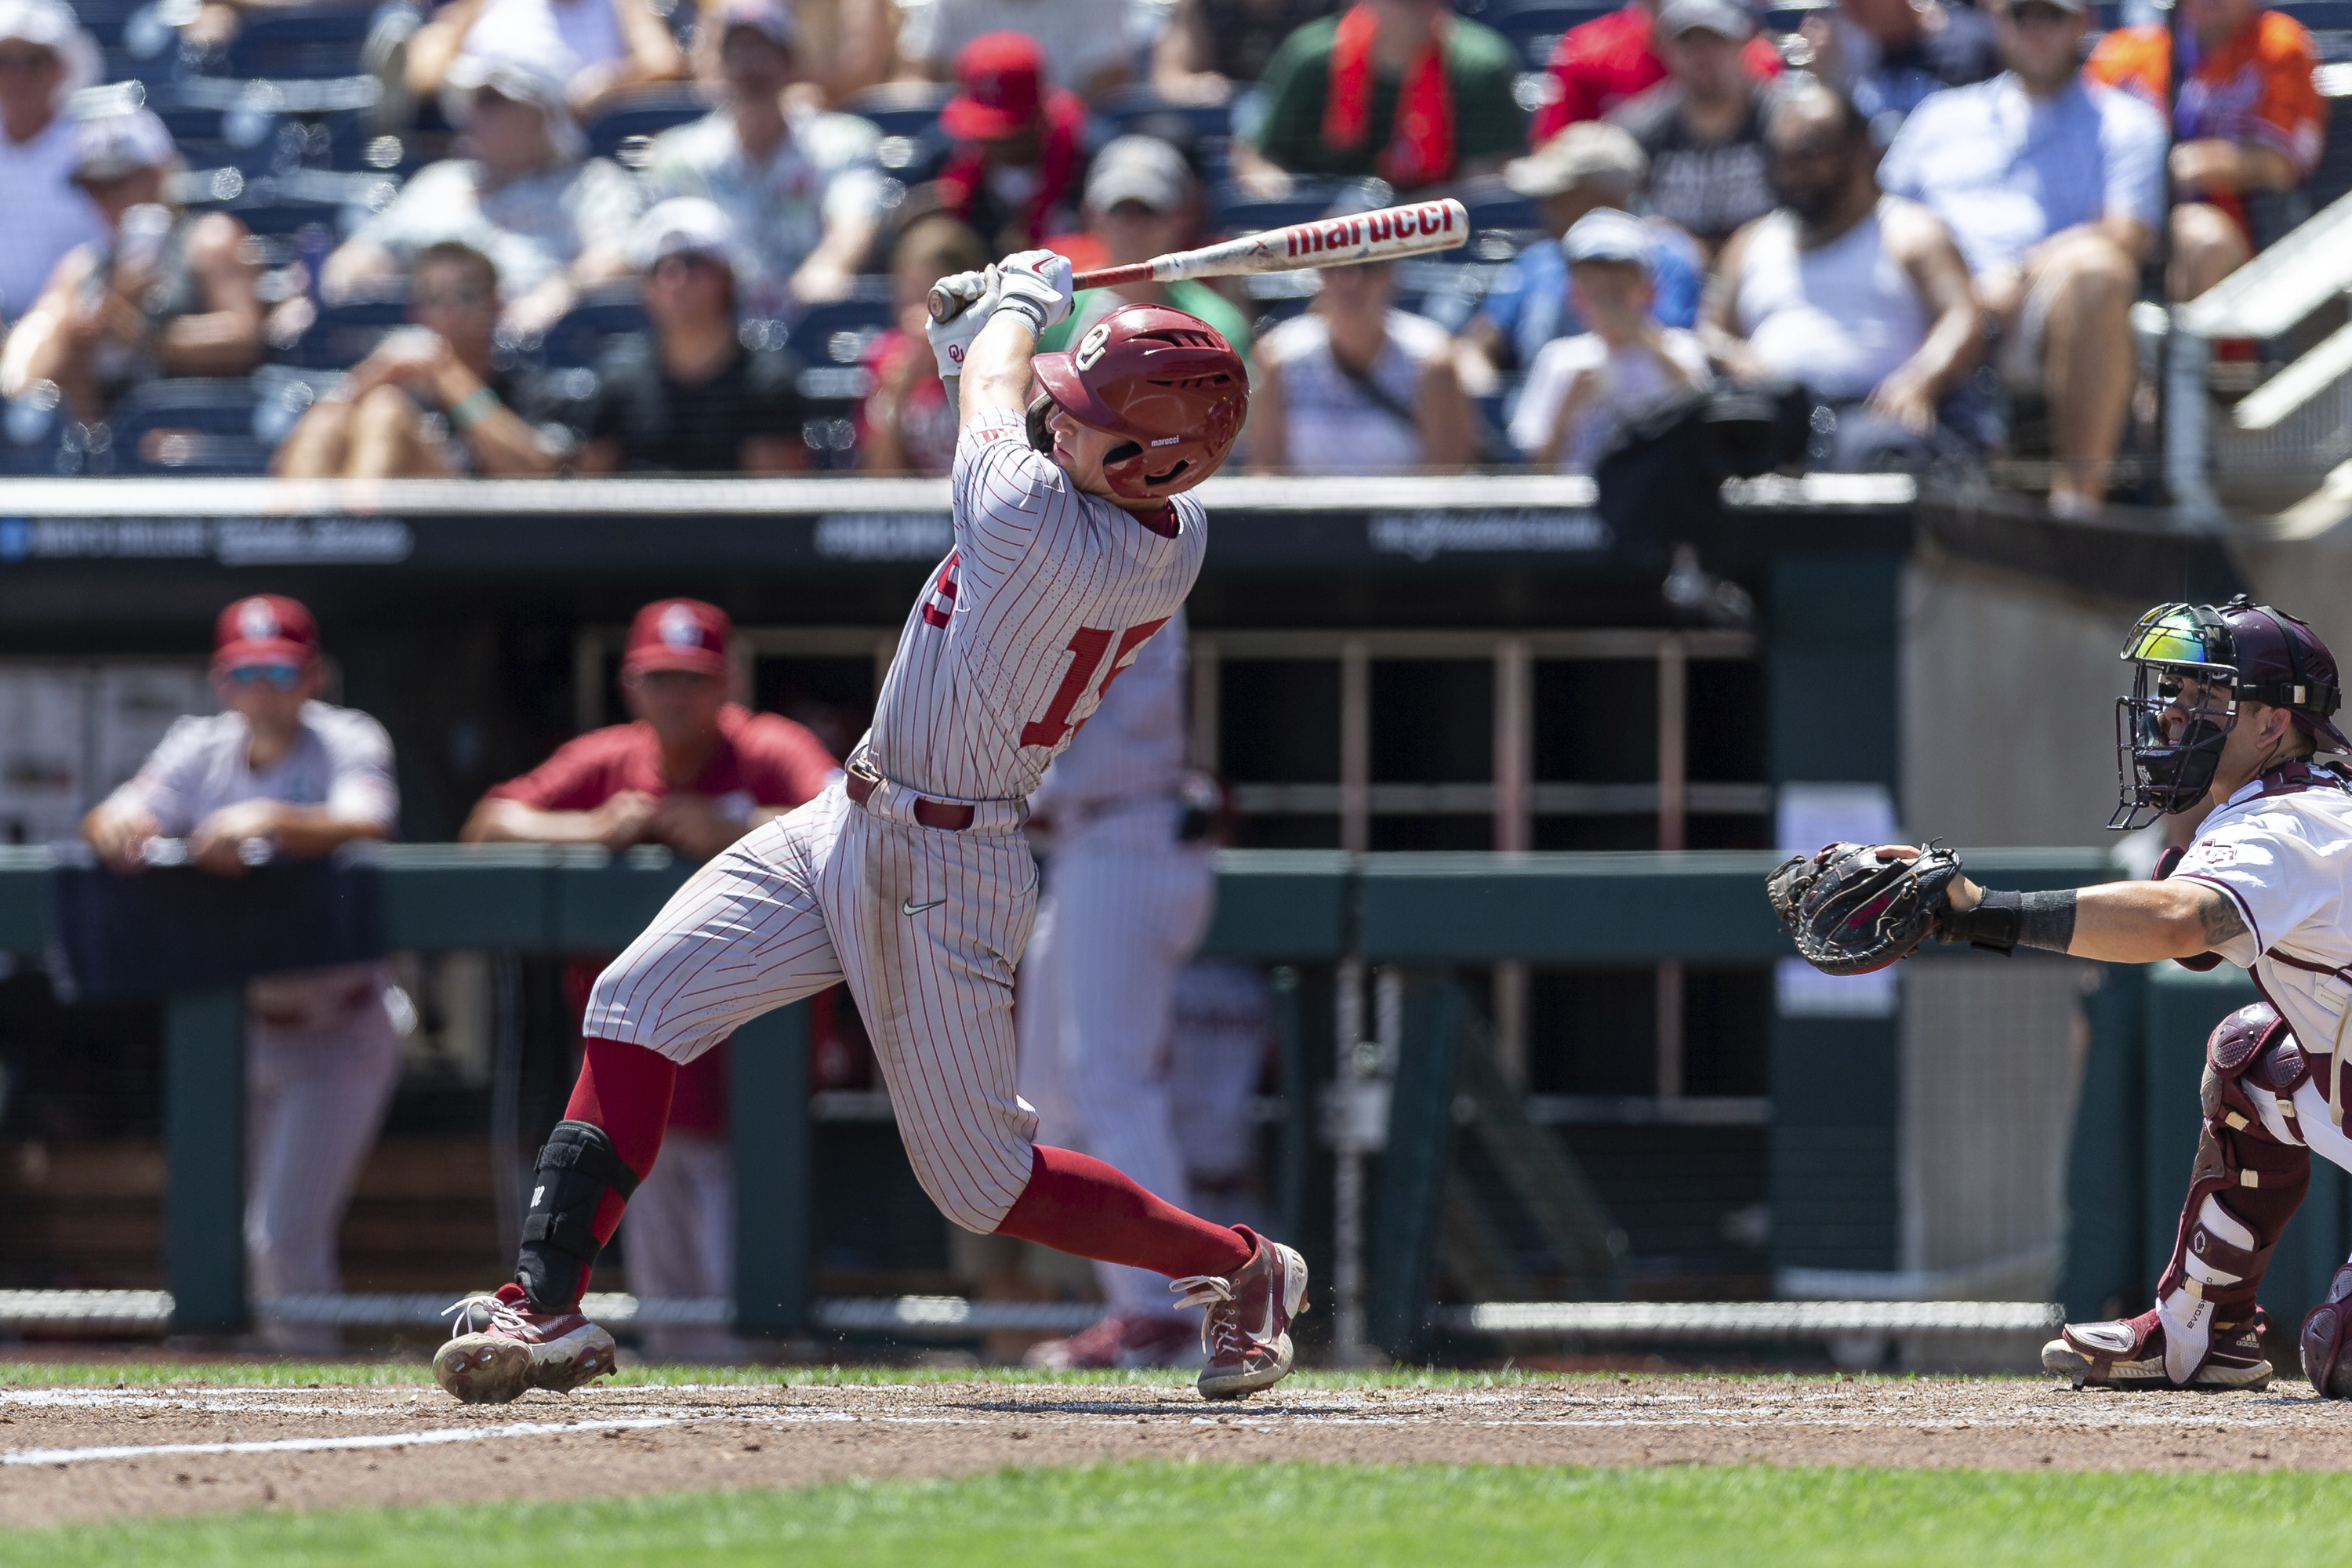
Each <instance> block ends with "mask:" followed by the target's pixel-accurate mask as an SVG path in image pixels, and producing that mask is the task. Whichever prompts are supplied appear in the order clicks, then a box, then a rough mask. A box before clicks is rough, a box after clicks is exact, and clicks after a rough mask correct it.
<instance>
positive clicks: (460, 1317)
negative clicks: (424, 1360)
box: [433, 1284, 614, 1405]
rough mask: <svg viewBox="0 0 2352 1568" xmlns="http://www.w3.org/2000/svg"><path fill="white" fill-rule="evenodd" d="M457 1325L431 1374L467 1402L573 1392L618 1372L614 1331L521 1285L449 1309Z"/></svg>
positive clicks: (496, 1401) (436, 1355)
mask: <svg viewBox="0 0 2352 1568" xmlns="http://www.w3.org/2000/svg"><path fill="white" fill-rule="evenodd" d="M451 1313H455V1314H456V1316H457V1324H456V1326H455V1327H454V1328H452V1329H451V1330H450V1334H449V1342H448V1343H447V1344H445V1345H443V1346H442V1347H441V1348H440V1350H439V1351H437V1352H435V1353H434V1357H433V1380H434V1381H435V1382H436V1383H438V1384H440V1385H441V1386H442V1387H443V1388H445V1389H446V1390H447V1391H448V1392H449V1393H451V1394H455V1395H456V1396H457V1398H459V1399H462V1400H464V1401H465V1402H466V1403H467V1404H468V1405H504V1404H506V1403H508V1402H509V1401H510V1400H513V1399H517V1398H520V1396H521V1394H522V1393H523V1391H524V1390H525V1389H529V1388H544V1389H546V1390H548V1391H549V1392H551V1393H554V1394H569V1393H571V1392H572V1390H573V1389H575V1388H577V1387H579V1386H580V1385H581V1384H583V1383H585V1382H587V1381H588V1380H589V1379H590V1378H592V1377H600V1376H602V1375H603V1374H604V1373H608V1372H610V1371H612V1370H613V1366H614V1355H613V1336H612V1335H610V1334H608V1333H606V1332H605V1331H604V1330H602V1329H600V1328H598V1327H597V1326H596V1325H595V1324H593V1323H592V1322H590V1321H588V1320H587V1319H586V1318H585V1317H584V1316H583V1315H582V1314H581V1311H580V1309H579V1308H577V1307H574V1308H572V1310H569V1311H564V1312H542V1311H540V1310H537V1309H535V1308H533V1307H532V1306H531V1304H530V1301H529V1300H526V1299H525V1298H524V1296H523V1290H522V1287H521V1286H520V1285H513V1284H509V1285H501V1286H499V1288H498V1290H497V1292H496V1293H495V1294H476V1295H472V1296H468V1297H467V1298H466V1299H465V1300H462V1301H459V1302H458V1303H457V1305H456V1306H454V1307H451V1308H450V1309H449V1310H448V1311H446V1312H444V1313H443V1314H442V1316H444V1317H447V1316H449V1315H450V1314H451Z"/></svg>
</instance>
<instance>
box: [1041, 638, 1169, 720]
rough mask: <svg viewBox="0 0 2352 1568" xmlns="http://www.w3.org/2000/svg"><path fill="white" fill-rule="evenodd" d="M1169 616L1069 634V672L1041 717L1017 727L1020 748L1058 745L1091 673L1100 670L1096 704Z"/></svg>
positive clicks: (1090, 679) (1090, 681)
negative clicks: (1124, 626) (1114, 647)
mask: <svg viewBox="0 0 2352 1568" xmlns="http://www.w3.org/2000/svg"><path fill="white" fill-rule="evenodd" d="M1168 620H1169V617H1167V616H1161V617H1160V619H1158V620H1156V621H1146V622H1144V623H1143V624H1142V625H1141V626H1129V627H1128V628H1127V630H1126V631H1124V632H1109V631H1104V630H1102V629H1100V628H1099V627H1096V626H1080V627H1079V628H1078V629H1077V630H1076V631H1075V632H1073V633H1071V634H1070V641H1069V645H1068V646H1069V651H1070V668H1069V672H1068V673H1067V674H1066V675H1064V676H1063V677H1062V684H1061V685H1060V686H1058V687H1056V688H1055V690H1054V701H1053V704H1052V706H1050V707H1048V708H1047V709H1046V710H1045V717H1044V718H1042V719H1032V720H1031V721H1029V722H1028V723H1026V724H1024V725H1023V726H1021V743H1022V745H1024V746H1058V745H1060V744H1061V743H1062V740H1063V738H1064V737H1065V736H1066V735H1067V734H1069V732H1070V710H1072V709H1074V708H1076V706H1077V705H1078V699H1079V698H1081V697H1083V696H1085V695H1086V691H1087V687H1088V686H1089V685H1091V684H1093V681H1094V678H1095V672H1096V671H1097V670H1101V671H1102V685H1101V686H1100V687H1099V688H1098V689H1097V690H1096V692H1095V700H1096V701H1097V702H1099V701H1101V700H1102V699H1103V697H1104V695H1105V694H1106V693H1108V691H1109V690H1110V683H1111V682H1112V681H1114V680H1117V679H1118V672H1119V671H1120V670H1122V669H1125V668H1127V667H1128V666H1129V665H1130V664H1133V663H1134V662H1135V650H1136V649H1137V648H1139V647H1142V646H1143V644H1144V639H1146V638H1147V637H1150V636H1151V634H1152V633H1154V632H1156V631H1158V630H1159V629H1160V627H1162V626H1166V625H1167V624H1168ZM1113 638H1117V640H1118V649H1117V651H1116V652H1114V651H1113V650H1112V647H1111V644H1112V639H1113ZM1106 663H1108V666H1109V668H1108V669H1105V668H1103V667H1104V666H1105V664H1106Z"/></svg>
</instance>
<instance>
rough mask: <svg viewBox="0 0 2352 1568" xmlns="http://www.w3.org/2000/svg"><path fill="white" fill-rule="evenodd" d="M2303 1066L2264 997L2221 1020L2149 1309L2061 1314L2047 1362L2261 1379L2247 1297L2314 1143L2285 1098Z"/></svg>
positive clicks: (2163, 1381)
mask: <svg viewBox="0 0 2352 1568" xmlns="http://www.w3.org/2000/svg"><path fill="white" fill-rule="evenodd" d="M2309 1076H2310V1068H2309V1066H2308V1064H2307V1063H2306V1062H2305V1060H2304V1058H2303V1053H2302V1050H2301V1049H2300V1048H2299V1047H2297V1046H2296V1045H2295V1043H2294V1037H2292V1036H2291V1035H2289V1034H2288V1033H2287V1030H2286V1026H2285V1025H2284V1022H2282V1021H2281V1020H2280V1018H2279V1017H2278V1015H2277V1014H2275V1013H2273V1012H2272V1010H2271V1009H2270V1008H2269V1007H2268V1006H2265V1005H2260V1004H2257V1005H2254V1006H2251V1007H2245V1008H2241V1009H2240V1010H2239V1011H2238V1012H2236V1013H2233V1014H2231V1016H2229V1017H2228V1018H2225V1019H2223V1020H2222V1022H2221V1026H2219V1027H2217V1028H2216V1029H2215V1030H2214V1031H2213V1034H2212V1037H2211V1038H2210V1040H2208V1042H2207V1045H2206V1069H2205V1077H2204V1082H2203V1084H2202V1086H2201V1092H2202V1098H2203V1101H2204V1108H2205V1125H2204V1129H2203V1131H2202V1133H2201V1135H2200V1138H2199V1140H2198V1144H2197V1160H2196V1163H2195V1164H2194V1166H2193V1167H2192V1168H2191V1170H2190V1172H2189V1197H2188V1201H2187V1203H2186V1204H2184V1205H2182V1208H2181V1215H2180V1225H2179V1230H2178V1232H2177V1233H2176V1235H2175V1238H2174V1241H2173V1247H2172V1257H2171V1258H2170V1260H2169V1261H2168V1263H2167V1264H2166V1266H2165V1270H2164V1274H2163V1276H2162V1278H2161V1279H2159V1280H2158V1284H2157V1290H2156V1296H2157V1302H2156V1310H2154V1311H2153V1312H2150V1313H2145V1314H2143V1315H2142V1316H2141V1317H2139V1318H2136V1319H2131V1320H2129V1321H2124V1322H2116V1323H2084V1324H2070V1325H2068V1327H2067V1328H2066V1330H2065V1331H2064V1332H2063V1334H2062V1335H2061V1337H2060V1338H2058V1339H2056V1340H2053V1341H2052V1342H2050V1343H2049V1344H2048V1345H2047V1346H2045V1347H2044V1348H2043V1351H2042V1364H2043V1365H2044V1366H2045V1367H2047V1368H2048V1369H2049V1370H2051V1371H2053V1372H2057V1373H2063V1374H2065V1375H2067V1376H2069V1377H2071V1378H2072V1379H2073V1380H2074V1383H2075V1384H2076V1386H2078V1387H2079V1386H2082V1385H2083V1384H2101V1385H2104V1386H2111V1387H2151V1388H2163V1387H2170V1388H2186V1387H2189V1386H2190V1385H2192V1384H2194V1385H2197V1386H2200V1387H2219V1388H2259V1387H2262V1386H2263V1384H2267V1383H2268V1382H2269V1381H2270V1378H2271V1365H2270V1363H2269V1362H2267V1361H2265V1360H2263V1355H2262V1349H2261V1331H2262V1329H2263V1326H2264V1321H2263V1315H2262V1309H2261V1308H2260V1307H2259V1306H2258V1305H2256V1303H2255V1299H2254V1298H2255V1294H2256V1292H2257V1290H2258V1289H2260V1287H2261V1285H2262V1279H2263V1271H2264V1270H2265V1269H2266V1268H2269V1266H2270V1260H2271V1254H2272V1252H2273V1250H2274V1249H2275V1248H2276V1247H2277V1245H2278V1239H2279V1237H2280V1236H2281V1235H2282V1234H2283V1233H2284V1231H2285V1229H2286V1223H2287V1221H2288V1219H2289V1218H2291V1217H2292V1216H2293V1215H2294V1211H2295V1209H2296V1208H2297V1207H2298V1206H2299V1205H2301V1204H2302V1202H2303V1196H2304V1194H2305V1192H2307V1191H2308V1190H2309V1189H2310V1185H2311V1152H2310V1150H2308V1149H2307V1148H2305V1146H2304V1143H2303V1140H2302V1136H2301V1134H2300V1132H2299V1131H2297V1128H2296V1122H2295V1119H2294V1090H2295V1089H2296V1087H2297V1086H2299V1085H2300V1084H2301V1083H2302V1082H2303V1081H2304V1079H2306V1078H2308V1077H2309ZM2347 1293H2352V1285H2347Z"/></svg>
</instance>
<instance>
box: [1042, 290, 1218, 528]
mask: <svg viewBox="0 0 2352 1568" xmlns="http://www.w3.org/2000/svg"><path fill="white" fill-rule="evenodd" d="M1030 368H1031V369H1032V370H1034V372H1035V373H1036V376H1037V380H1038V382H1039V383H1040V384H1043V385H1044V387H1045V394H1046V395H1047V396H1049V397H1051V398H1052V399H1053V400H1054V401H1055V403H1058V404H1060V405H1062V407H1063V408H1064V409H1066V411H1067V412H1068V414H1069V416H1070V417H1071V418H1073V419H1076V421H1077V422H1078V423H1079V424H1081V425H1090V426H1094V427H1095V428H1096V429H1097V430H1104V431H1108V432H1109V433H1110V434H1111V435H1114V436H1123V437H1127V439H1126V440H1125V441H1123V442H1121V443H1120V444H1119V445H1118V446H1117V447H1112V448H1111V450H1110V453H1109V455H1108V457H1106V458H1104V459H1103V477H1104V478H1105V479H1108V481H1109V483H1110V488H1111V491H1112V493H1113V494H1115V495H1118V496H1120V497H1123V498H1125V499H1126V500H1160V498H1162V497H1165V496H1172V495H1175V494H1176V493H1178V492H1179V491H1181V490H1189V489H1192V487H1193V486H1194V485H1197V484H1199V483H1200V482H1201V481H1202V479H1207V478H1208V477H1209V476H1210V475H1211V474H1213V473H1215V472H1216V471H1217V468H1218V465H1220V464H1222V463H1223V461H1224V460H1225V454H1227V453H1228V452H1230V451H1232V450H1233V448H1234V440H1235V439H1236V438H1237V437H1239V436H1240V435H1241V433H1242V419H1243V417H1244V416H1245V415H1246V414H1248V412H1249V371H1248V369H1247V367H1246V366H1244V364H1243V363H1242V356H1241V355H1239V354H1237V353H1234V346H1233V344H1231V343H1229V342H1225V340H1224V337H1223V334H1222V333H1220V332H1219V331H1217V329H1216V328H1214V327H1213V326H1211V325H1209V323H1208V322H1206V321H1202V320H1201V318H1200V317H1198V316H1191V315H1187V314H1185V313H1184V312H1183V311H1181V310H1171V309H1169V308H1168V307H1167V306H1165V305H1122V306H1120V307H1119V308H1118V310H1113V311H1112V312H1111V313H1110V314H1109V315H1108V316H1105V317H1104V318H1103V319H1102V320H1101V321H1097V322H1096V323H1095V324H1094V325H1093V326H1092V327H1089V328H1088V329H1087V332H1086V335H1085V336H1084V337H1081V338H1080V339H1079V340H1078V342H1077V344H1076V347H1074V348H1072V349H1070V350H1069V351H1067V352H1066V353H1049V354H1039V355H1038V356H1037V357H1036V358H1035V359H1034V360H1033V361H1032V362H1030Z"/></svg>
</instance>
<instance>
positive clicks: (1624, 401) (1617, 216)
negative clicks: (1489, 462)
mask: <svg viewBox="0 0 2352 1568" xmlns="http://www.w3.org/2000/svg"><path fill="white" fill-rule="evenodd" d="M1559 244H1560V249H1561V251H1562V252H1563V253H1564V255H1565V256H1566V258H1567V261H1568V272H1569V286H1570V288H1571V289H1574V290H1575V293H1576V309H1577V314H1578V315H1579V316H1580V317H1582V318H1583V320H1584V321H1587V322H1588V323H1590V326H1591V330H1590V331H1584V332H1580V333H1579V334H1578V335H1576V336H1575V337H1572V338H1555V339H1553V340H1552V341H1551V342H1548V343H1546V344H1545V345H1544V346H1543V350H1542V352H1541V353H1538V354H1537V355H1536V363H1535V366H1534V368H1533V369H1532V370H1530V371H1529V372H1528V384H1527V390H1526V391H1525V392H1523V393H1521V394H1520V396H1519V406H1518V409H1517V412H1516V413H1515V414H1513V415H1512V416H1511V444H1512V445H1513V446H1515V447H1517V448H1518V449H1519V450H1520V451H1522V452H1524V453H1525V454H1527V457H1528V460H1529V461H1530V462H1532V463H1534V464H1535V465H1536V466H1537V467H1538V468H1551V469H1556V470H1557V471H1559V472H1560V473H1564V474H1589V473H1591V471H1592V466H1593V464H1594V463H1595V462H1597V461H1598V460H1599V459H1600V457H1601V448H1602V447H1604V446H1606V445H1607V444H1608V440H1609V437H1610V435H1611V433H1612V431H1614V430H1615V429H1616V428H1617V426H1618V425H1619V424H1620V423H1621V422H1622V421H1623V420H1624V419H1626V418H1629V417H1631V416H1634V415H1637V414H1640V413H1641V412H1642V411H1643V409H1645V408H1648V407H1650V406H1651V405H1654V404H1656V403H1658V402H1659V401H1661V400H1662V399H1664V398H1667V397H1671V396H1673V395H1675V394H1676V393H1682V392H1694V391H1697V390H1700V389H1702V388H1704V387H1706V385H1708V384H1709V383H1710V381H1711V379H1712V378H1711V377H1710V376H1709V375H1708V374H1707V368H1706V349H1704V348H1702V347H1701V346H1700V344H1699V341H1698V339H1697V338H1696V337H1694V336H1692V335H1691V334H1690V333H1689V332H1686V331H1683V330H1682V329H1681V328H1679V327H1662V326H1660V325H1659V324H1658V322H1657V319H1656V318H1655V317H1654V316H1653V315H1652V314H1651V313H1650V305H1651V300H1650V293H1651V289H1652V284H1651V266H1652V258H1653V257H1654V254H1655V251H1656V244H1655V242H1654V240H1653V239H1652V238H1651V237H1650V231H1649V229H1648V227H1647V226H1645V225H1644V224H1643V222H1642V220H1641V219H1639V218H1637V217H1635V216H1633V214H1631V213H1622V212H1618V211H1616V210H1615V209H1614V208H1611V207H1602V208H1600V209H1599V210H1597V211H1594V212H1590V213H1587V214H1586V215H1585V216H1582V217H1580V218H1579V219H1578V220H1577V222H1576V226H1575V227H1574V228H1571V229H1570V230H1569V231H1568V234H1567V236H1566V237H1564V238H1562V239H1561V240H1560V242H1559Z"/></svg>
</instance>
